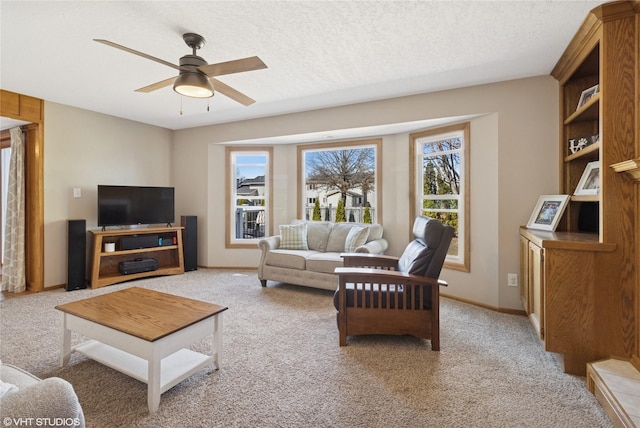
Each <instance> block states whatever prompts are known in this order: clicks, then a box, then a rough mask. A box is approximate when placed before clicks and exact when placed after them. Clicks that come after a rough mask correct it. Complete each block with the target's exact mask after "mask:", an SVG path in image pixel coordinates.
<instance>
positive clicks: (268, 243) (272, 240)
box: [258, 235, 280, 253]
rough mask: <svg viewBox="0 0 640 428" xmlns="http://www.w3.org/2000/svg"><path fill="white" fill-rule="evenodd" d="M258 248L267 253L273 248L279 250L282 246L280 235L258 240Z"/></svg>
mask: <svg viewBox="0 0 640 428" xmlns="http://www.w3.org/2000/svg"><path fill="white" fill-rule="evenodd" d="M258 248H260V249H261V250H262V252H263V253H266V252H268V251H271V250H277V249H278V248H280V235H275V236H269V237H267V238H263V239H261V240H259V241H258Z"/></svg>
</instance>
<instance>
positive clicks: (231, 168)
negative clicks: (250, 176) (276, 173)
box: [225, 146, 273, 248]
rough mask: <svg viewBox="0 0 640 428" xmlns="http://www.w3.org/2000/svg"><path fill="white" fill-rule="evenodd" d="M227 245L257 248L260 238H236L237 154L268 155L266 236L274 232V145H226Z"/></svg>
mask: <svg viewBox="0 0 640 428" xmlns="http://www.w3.org/2000/svg"><path fill="white" fill-rule="evenodd" d="M225 155H226V156H225V169H226V171H225V177H226V180H225V224H226V227H225V247H226V248H255V246H256V241H257V240H258V239H259V238H236V237H235V234H234V231H235V197H236V193H235V191H236V183H235V181H236V163H235V156H238V155H241V156H249V155H260V156H263V155H266V156H267V165H266V168H265V177H264V179H265V191H264V196H263V197H264V200H265V205H264V211H265V236H270V235H272V232H273V191H272V190H273V147H270V146H251V147H249V146H241V147H233V146H229V147H226V150H225Z"/></svg>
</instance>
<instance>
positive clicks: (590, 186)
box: [573, 161, 600, 196]
mask: <svg viewBox="0 0 640 428" xmlns="http://www.w3.org/2000/svg"><path fill="white" fill-rule="evenodd" d="M599 192H600V161H593V162H589V163H588V164H587V166H586V167H585V168H584V171H583V172H582V177H580V181H578V185H577V186H576V191H575V192H574V193H573V194H574V195H575V196H584V195H597V194H598V193H599Z"/></svg>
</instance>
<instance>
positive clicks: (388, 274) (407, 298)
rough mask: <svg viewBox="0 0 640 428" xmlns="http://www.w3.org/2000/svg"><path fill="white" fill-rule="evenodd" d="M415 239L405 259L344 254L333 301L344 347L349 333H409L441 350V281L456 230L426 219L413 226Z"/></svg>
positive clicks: (406, 251) (442, 282) (338, 270)
mask: <svg viewBox="0 0 640 428" xmlns="http://www.w3.org/2000/svg"><path fill="white" fill-rule="evenodd" d="M413 235H414V238H415V239H414V240H413V241H412V242H410V243H409V245H408V246H407V248H406V249H405V251H404V253H403V254H402V256H401V257H399V258H398V257H393V256H380V255H373V254H360V253H357V254H343V255H342V257H343V259H344V267H341V268H336V269H335V273H336V274H337V275H338V277H339V284H338V290H337V291H336V293H335V295H334V305H335V307H336V309H337V310H338V330H339V331H340V346H345V345H346V344H347V336H358V335H364V334H392V335H411V336H415V337H419V338H423V339H429V340H431V349H433V350H434V351H439V350H440V312H439V309H440V300H439V296H440V288H439V287H440V286H442V285H444V286H446V285H447V283H446V282H445V281H442V280H439V279H438V278H439V276H440V271H441V270H442V265H443V264H444V260H445V257H446V255H447V251H448V250H449V245H450V243H451V239H452V238H453V235H454V229H453V228H452V227H451V226H447V225H444V224H442V223H441V222H439V221H438V220H434V219H430V218H428V217H418V218H417V219H416V221H415V223H414V225H413Z"/></svg>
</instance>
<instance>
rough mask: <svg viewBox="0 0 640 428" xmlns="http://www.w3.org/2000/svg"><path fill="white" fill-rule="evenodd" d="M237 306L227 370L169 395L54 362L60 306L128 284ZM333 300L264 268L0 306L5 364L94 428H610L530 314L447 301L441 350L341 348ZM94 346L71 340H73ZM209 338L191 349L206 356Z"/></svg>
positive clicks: (91, 366)
mask: <svg viewBox="0 0 640 428" xmlns="http://www.w3.org/2000/svg"><path fill="white" fill-rule="evenodd" d="M132 286H138V287H145V288H150V289H154V290H157V291H162V292H167V293H173V294H176V295H181V296H185V297H190V298H194V299H199V300H203V301H208V302H215V303H218V304H221V305H225V306H228V307H229V310H228V311H226V312H224V352H223V355H222V358H223V359H222V368H221V369H220V370H217V371H216V370H213V367H210V368H208V369H204V370H202V371H201V372H200V373H197V374H195V375H193V376H192V377H190V378H189V379H187V380H185V381H183V382H182V383H180V384H178V385H176V386H175V387H174V388H172V389H171V390H169V391H167V392H165V393H164V394H162V399H161V402H160V409H159V410H158V412H157V413H155V414H151V415H150V414H149V413H148V408H147V387H146V385H145V384H143V383H141V382H138V381H136V380H134V379H131V378H129V377H127V376H125V375H123V374H120V373H118V372H116V371H114V370H112V369H110V368H108V367H105V366H103V365H101V364H99V363H96V362H94V361H91V360H89V359H87V358H86V357H84V356H82V355H80V354H78V353H73V354H72V357H71V361H70V363H69V365H67V366H66V367H64V368H60V367H58V362H59V353H60V328H61V326H60V313H59V311H57V310H56V309H54V307H55V306H56V305H59V304H62V303H67V302H71V301H75V300H79V299H83V298H88V297H92V296H96V295H99V294H103V293H110V292H113V291H116V290H120V289H123V288H126V287H132ZM332 295H333V293H331V292H329V291H325V290H317V289H310V288H306V287H298V286H292V285H287V284H277V283H272V282H270V283H269V286H268V287H267V288H263V287H261V286H260V283H259V281H258V279H257V275H256V272H255V271H226V270H202V269H201V270H198V271H194V272H188V273H185V274H184V275H178V276H166V277H158V278H150V279H145V280H139V281H131V282H127V283H123V284H116V285H112V286H109V287H104V288H101V289H97V290H91V289H88V290H78V291H72V292H66V291H64V290H54V291H47V292H43V293H38V294H34V295H26V296H23V297H17V298H11V299H7V300H4V301H2V302H0V309H1V315H0V316H1V339H2V344H1V349H0V358H1V359H2V361H3V362H5V363H12V364H15V365H18V366H20V367H23V368H25V369H26V370H28V371H30V372H32V373H33V374H35V375H36V376H39V377H41V378H47V377H51V376H59V377H61V378H63V379H66V380H68V381H69V382H71V383H72V384H73V386H74V388H75V390H76V393H77V394H78V397H79V400H80V403H81V404H82V406H83V409H84V412H85V417H86V420H87V426H88V427H610V426H612V424H611V423H610V421H609V419H608V418H607V416H606V414H605V412H604V410H603V409H602V408H601V406H600V405H599V404H598V402H597V400H596V399H595V397H594V396H593V395H592V394H591V393H589V392H588V390H587V389H586V385H585V378H583V377H577V376H571V375H567V374H565V373H563V372H562V369H561V367H559V366H558V365H557V363H556V362H555V360H554V358H553V357H552V355H551V354H549V353H546V352H545V351H544V350H543V348H542V345H541V343H540V342H539V340H538V339H537V337H536V335H535V333H534V331H533V328H532V327H531V325H530V324H529V321H528V320H527V318H526V317H524V316H517V315H508V314H501V313H497V312H494V311H490V310H486V309H483V308H479V307H476V306H472V305H468V304H464V303H460V302H456V301H453V300H450V299H442V301H441V351H440V352H433V351H431V345H430V342H429V341H426V340H418V339H415V338H411V337H393V336H363V337H356V338H349V341H348V346H346V347H340V346H338V330H337V327H336V311H335V309H334V308H333V304H332ZM82 340H84V339H83V338H82V337H79V336H78V335H76V334H74V336H73V343H74V344H76V343H79V342H81V341H82ZM208 347H209V341H208V339H205V340H202V341H200V342H198V343H196V344H194V346H193V349H195V350H200V351H202V352H206V351H207V350H208V349H209V348H208Z"/></svg>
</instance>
